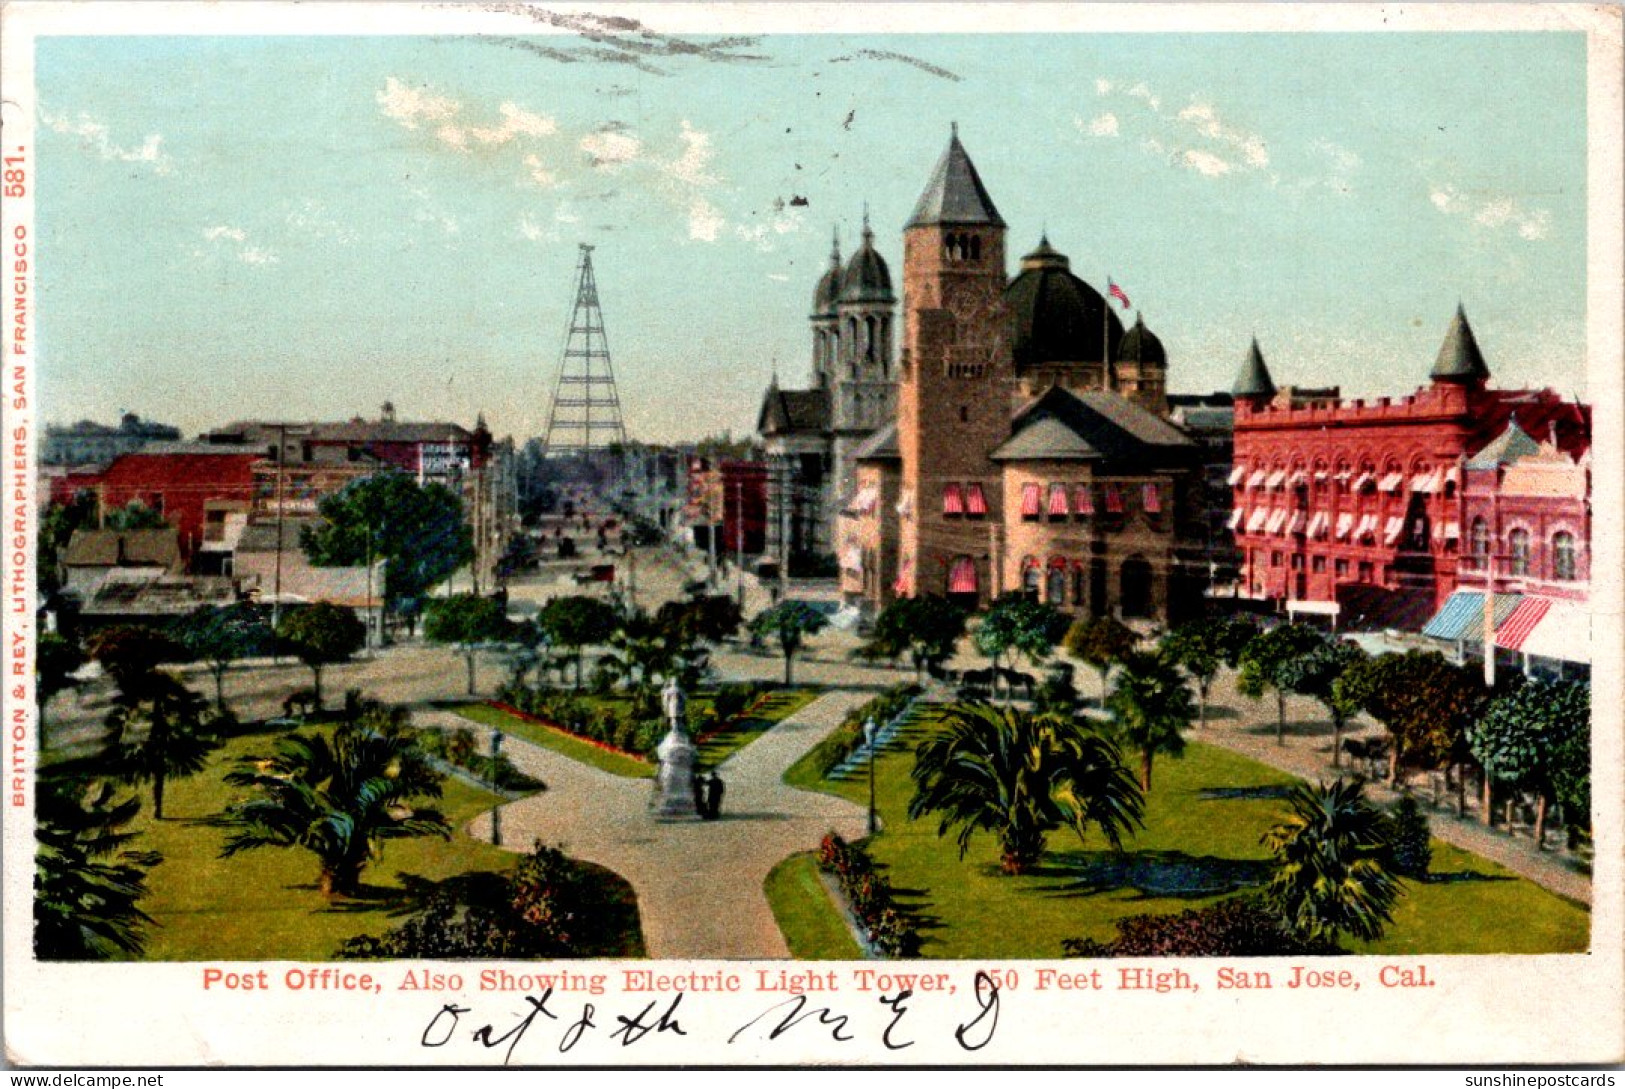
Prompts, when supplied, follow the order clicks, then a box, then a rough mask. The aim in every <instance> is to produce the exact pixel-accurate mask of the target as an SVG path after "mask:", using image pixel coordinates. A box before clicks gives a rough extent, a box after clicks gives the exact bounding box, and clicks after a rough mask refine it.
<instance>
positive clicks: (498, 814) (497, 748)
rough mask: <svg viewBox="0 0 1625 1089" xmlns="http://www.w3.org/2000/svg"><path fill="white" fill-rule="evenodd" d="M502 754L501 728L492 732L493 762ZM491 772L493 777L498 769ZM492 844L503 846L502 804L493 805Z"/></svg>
mask: <svg viewBox="0 0 1625 1089" xmlns="http://www.w3.org/2000/svg"><path fill="white" fill-rule="evenodd" d="M501 754H502V731H501V730H496V731H493V732H492V734H491V762H492V764H493V765H494V764H495V763H496V758H497V757H498V756H500V755H501ZM491 774H492V776H493V777H494V776H495V775H496V769H495V768H494V767H493V768H492V771H491ZM491 846H493V847H501V846H502V806H501V805H494V806H492V807H491Z"/></svg>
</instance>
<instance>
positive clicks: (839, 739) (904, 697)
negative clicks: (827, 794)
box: [812, 684, 920, 775]
mask: <svg viewBox="0 0 1625 1089" xmlns="http://www.w3.org/2000/svg"><path fill="white" fill-rule="evenodd" d="M919 694H920V686H919V685H917V684H899V685H893V686H892V687H891V688H888V689H886V691H884V692H882V693H881V694H880V695H878V696H876V697H875V698H874V699H872V700H870V701H869V702H867V703H864V704H861V705H860V706H857V707H854V708H853V709H852V710H850V711H848V712H847V713H846V717H845V718H844V719H842V720H841V724H840V725H839V726H837V727H835V729H833V730H831V731H830V733H829V735H828V736H827V737H825V738H824V739H823V740H822V741H820V742H819V743H818V744H817V745H815V746H813V750H812V751H813V753H814V754H815V755H814V757H813V759H814V766H815V767H816V768H817V769H818V774H819V775H828V774H829V773H830V772H832V771H834V770H835V769H836V768H837V767H838V766H840V764H841V762H842V761H843V760H845V759H846V758H847V757H849V756H851V755H852V754H853V753H855V752H857V751H858V750H859V749H860V748H862V747H863V724H864V722H866V721H867V720H869V719H871V718H872V719H874V720H875V725H876V726H877V727H879V726H883V725H885V724H886V723H887V722H889V721H891V720H892V719H893V718H895V717H896V716H897V715H898V714H899V713H901V712H902V710H903V708H904V707H907V706H908V704H909V701H910V700H912V699H914V698H915V697H916V696H918V695H919Z"/></svg>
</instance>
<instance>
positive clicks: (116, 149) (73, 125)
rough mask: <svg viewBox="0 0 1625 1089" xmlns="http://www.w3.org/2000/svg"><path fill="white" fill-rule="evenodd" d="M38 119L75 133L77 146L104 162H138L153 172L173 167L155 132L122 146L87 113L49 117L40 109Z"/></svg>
mask: <svg viewBox="0 0 1625 1089" xmlns="http://www.w3.org/2000/svg"><path fill="white" fill-rule="evenodd" d="M40 120H41V121H43V122H44V123H45V124H46V125H47V126H48V127H49V128H50V129H51V130H52V131H54V132H60V133H62V134H63V135H65V136H77V137H78V138H79V144H80V146H81V147H84V148H86V149H88V150H90V151H93V152H95V153H96V155H98V156H99V157H100V158H102V159H105V160H106V161H108V162H118V163H139V164H142V165H145V166H150V167H151V168H152V172H153V173H154V174H169V173H171V172H172V171H173V169H174V166H173V163H172V162H171V161H170V158H169V156H168V155H166V154H164V150H163V144H164V138H163V137H162V136H160V135H158V134H157V133H152V134H149V135H148V136H147V138H146V139H145V140H143V141H142V142H141V145H140V146H139V147H133V148H132V147H122V146H120V145H118V144H115V143H114V142H113V138H112V132H111V130H110V129H108V127H107V126H106V125H104V124H103V123H102V122H100V121H97V120H96V119H95V118H93V117H91V116H90V115H89V114H87V113H81V114H80V115H79V116H78V117H76V118H67V117H52V116H50V115H49V114H47V113H45V112H44V111H43V110H42V111H41V112H40Z"/></svg>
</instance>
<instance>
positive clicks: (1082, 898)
mask: <svg viewBox="0 0 1625 1089" xmlns="http://www.w3.org/2000/svg"><path fill="white" fill-rule="evenodd" d="M942 713H943V711H942V709H941V708H931V709H929V710H928V711H926V712H924V713H922V714H919V715H917V716H916V720H915V721H914V722H912V723H910V724H908V725H907V726H906V727H905V728H904V730H902V731H900V733H899V735H898V737H897V738H896V739H894V741H893V742H892V744H891V745H889V746H888V747H887V748H886V749H883V750H882V753H881V756H880V759H879V761H878V763H877V764H876V768H875V771H876V799H877V808H878V810H879V812H880V816H881V820H882V822H883V823H882V830H881V832H880V833H879V834H878V835H876V836H874V837H872V838H871V839H870V840H869V841H868V842H867V844H866V845H867V846H868V848H869V851H870V853H871V854H872V855H873V856H874V858H875V860H876V861H877V862H879V863H881V864H882V865H883V866H885V867H886V873H887V875H888V876H889V877H890V879H891V881H892V884H893V886H894V887H895V888H896V890H897V892H898V894H899V900H900V902H901V903H902V904H903V905H904V906H905V907H907V908H909V909H910V910H912V911H913V912H914V913H915V915H916V916H917V918H919V920H920V921H921V924H922V925H921V933H922V937H923V939H924V946H923V949H922V955H923V956H926V957H942V958H961V959H965V958H980V957H1008V958H1053V957H1057V956H1060V955H1061V942H1062V940H1063V939H1065V938H1071V937H1090V938H1095V939H1097V940H1100V941H1109V940H1111V939H1112V938H1114V937H1115V936H1116V932H1117V931H1116V922H1117V920H1118V919H1121V918H1124V917H1126V916H1130V915H1139V914H1149V913H1167V912H1178V911H1183V910H1186V909H1188V908H1194V907H1200V906H1202V905H1203V904H1206V903H1212V902H1214V901H1215V900H1216V899H1218V898H1221V897H1223V896H1225V895H1229V894H1231V893H1233V892H1236V891H1240V890H1243V889H1246V888H1254V887H1257V886H1258V885H1260V884H1262V883H1263V882H1264V881H1266V880H1267V878H1268V858H1269V855H1268V852H1267V851H1266V850H1265V848H1264V847H1263V846H1262V844H1261V843H1260V838H1261V837H1262V836H1263V834H1264V832H1265V831H1266V830H1267V829H1268V828H1270V827H1271V826H1272V825H1274V824H1275V823H1276V822H1277V821H1278V820H1279V819H1280V818H1281V817H1282V816H1283V813H1284V802H1283V801H1282V795H1283V794H1284V792H1285V789H1286V788H1287V787H1289V786H1290V785H1291V784H1292V783H1293V782H1294V781H1295V780H1294V779H1293V777H1292V776H1290V775H1288V774H1287V773H1285V772H1279V771H1276V770H1275V769H1273V768H1270V767H1267V766H1266V765H1263V764H1259V763H1257V762H1255V761H1252V760H1249V759H1247V758H1245V757H1242V756H1238V755H1236V754H1234V753H1231V752H1229V751H1228V750H1225V749H1221V748H1217V747H1215V746H1210V745H1205V744H1202V743H1200V742H1195V741H1192V742H1191V743H1190V744H1189V745H1188V746H1187V748H1186V751H1185V755H1184V757H1183V758H1182V759H1178V760H1169V759H1166V758H1160V759H1159V760H1158V761H1157V764H1156V768H1155V774H1154V780H1153V790H1152V792H1151V794H1150V796H1149V798H1148V799H1147V802H1146V812H1145V822H1146V827H1145V828H1144V829H1143V830H1140V831H1139V832H1138V833H1137V834H1136V835H1134V836H1133V837H1132V838H1129V839H1126V840H1125V842H1124V851H1123V853H1122V854H1116V853H1114V852H1113V851H1112V850H1111V849H1110V847H1109V845H1108V844H1107V843H1106V842H1105V840H1104V839H1103V838H1102V837H1101V835H1100V833H1099V832H1098V831H1091V833H1090V835H1089V838H1088V840H1087V842H1085V843H1080V842H1079V840H1078V838H1077V837H1076V835H1075V834H1073V833H1072V832H1070V831H1057V832H1054V833H1051V835H1050V837H1049V839H1048V843H1047V846H1048V853H1046V855H1045V856H1044V858H1043V859H1042V860H1041V862H1040V863H1039V865H1038V866H1036V867H1035V868H1034V869H1033V871H1031V872H1029V873H1027V874H1024V875H1022V876H1019V877H1011V876H1006V875H1004V874H1002V873H1001V872H1000V871H999V867H998V845H997V842H996V841H995V839H994V838H993V837H992V836H991V835H988V834H986V833H978V834H977V836H976V837H975V838H974V839H972V841H971V844H970V849H969V851H968V852H967V854H966V856H965V858H964V859H963V861H961V860H960V858H959V857H958V847H957V845H956V844H955V842H954V836H953V835H952V834H950V835H949V836H946V837H941V838H939V837H938V835H937V819H936V818H935V817H932V816H929V815H928V816H926V817H923V818H922V819H920V820H918V821H910V820H909V819H908V816H907V806H908V800H909V799H910V798H911V797H912V796H913V793H914V786H913V781H912V779H911V777H910V772H911V770H912V768H913V765H914V758H913V752H912V750H913V748H914V746H915V745H916V744H917V743H918V741H919V740H920V738H921V737H923V736H924V735H925V733H926V732H927V731H929V730H930V729H932V728H933V727H932V724H933V723H934V722H935V721H938V720H940V717H941V715H942ZM809 778H810V769H809V768H807V767H806V766H803V765H797V766H796V767H793V768H791V769H790V771H789V772H787V773H786V775H785V780H786V782H789V783H790V784H791V785H795V786H803V787H808V786H811V787H813V788H814V789H822V790H828V791H830V792H832V793H835V794H838V795H840V796H841V797H844V798H847V799H848V800H850V801H853V802H856V803H858V804H860V805H862V804H867V799H868V780H867V777H866V775H865V774H864V773H863V772H862V770H861V769H860V770H859V771H858V772H856V773H854V774H851V775H849V776H848V777H847V778H845V779H844V780H842V781H823V782H820V783H816V784H814V783H810V782H809V781H808V780H809ZM1441 848H1443V849H1441ZM1434 858H1435V869H1437V870H1439V871H1441V872H1443V873H1446V874H1449V873H1461V872H1467V871H1471V872H1473V873H1475V874H1478V875H1485V876H1488V877H1490V878H1491V880H1483V879H1482V878H1473V879H1460V878H1458V879H1456V880H1449V879H1448V878H1447V879H1446V880H1444V881H1436V882H1429V883H1426V884H1418V883H1415V882H1407V896H1406V898H1405V899H1404V900H1403V901H1402V902H1401V904H1400V906H1399V908H1398V910H1397V911H1396V914H1395V925H1394V926H1393V927H1392V928H1391V929H1390V931H1389V933H1388V934H1387V935H1386V936H1385V937H1384V938H1383V940H1382V941H1381V942H1379V943H1375V944H1373V945H1372V946H1370V947H1369V948H1361V949H1360V950H1359V951H1362V952H1378V953H1396V952H1401V951H1403V952H1416V953H1420V952H1426V953H1433V954H1443V953H1500V952H1571V951H1577V950H1583V949H1584V948H1586V944H1587V935H1588V932H1589V923H1590V919H1589V915H1588V913H1587V912H1586V911H1585V909H1584V908H1582V907H1579V906H1577V905H1574V904H1571V903H1569V902H1568V901H1565V900H1563V899H1562V898H1561V897H1558V896H1556V895H1554V894H1552V893H1550V892H1547V891H1546V890H1544V889H1542V888H1540V887H1539V886H1538V885H1535V884H1534V883H1532V882H1530V881H1526V880H1524V879H1522V878H1515V877H1511V875H1509V874H1507V873H1506V871H1504V870H1501V869H1500V868H1499V867H1497V866H1495V865H1493V864H1492V863H1490V862H1488V861H1486V860H1483V859H1479V858H1477V857H1476V856H1472V855H1469V854H1466V853H1465V852H1460V851H1455V850H1454V849H1451V848H1448V847H1445V846H1444V845H1442V844H1440V845H1436V847H1435V854H1434ZM1500 878H1507V879H1506V880H1501V879H1500ZM830 910H831V912H832V913H833V912H834V909H833V907H832V908H831V909H830ZM837 918H838V916H837Z"/></svg>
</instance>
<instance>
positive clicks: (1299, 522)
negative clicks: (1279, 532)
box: [1286, 510, 1308, 537]
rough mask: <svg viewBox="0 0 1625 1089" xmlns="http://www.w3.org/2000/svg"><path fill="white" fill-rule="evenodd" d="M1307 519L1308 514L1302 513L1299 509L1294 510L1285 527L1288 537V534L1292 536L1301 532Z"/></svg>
mask: <svg viewBox="0 0 1625 1089" xmlns="http://www.w3.org/2000/svg"><path fill="white" fill-rule="evenodd" d="M1307 520H1308V515H1306V514H1304V512H1303V511H1301V510H1300V511H1297V512H1295V513H1294V514H1293V515H1292V521H1290V522H1288V523H1287V527H1286V532H1287V536H1288V537H1290V536H1292V535H1294V534H1297V533H1302V532H1303V523H1304V522H1305V521H1307Z"/></svg>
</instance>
